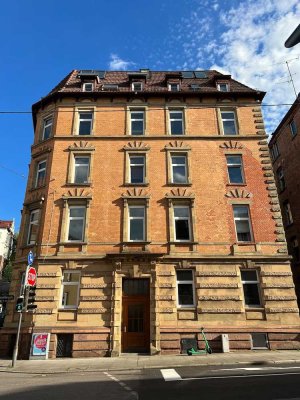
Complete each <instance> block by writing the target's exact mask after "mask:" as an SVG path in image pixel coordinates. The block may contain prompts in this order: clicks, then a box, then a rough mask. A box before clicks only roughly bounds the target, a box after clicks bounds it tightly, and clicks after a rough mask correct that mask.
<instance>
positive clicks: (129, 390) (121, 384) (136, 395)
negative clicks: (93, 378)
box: [103, 372, 139, 400]
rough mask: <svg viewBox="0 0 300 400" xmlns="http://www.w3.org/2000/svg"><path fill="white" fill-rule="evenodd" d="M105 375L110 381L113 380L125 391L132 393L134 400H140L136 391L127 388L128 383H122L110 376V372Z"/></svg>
mask: <svg viewBox="0 0 300 400" xmlns="http://www.w3.org/2000/svg"><path fill="white" fill-rule="evenodd" d="M103 373H104V375H106V376H108V377H109V378H110V379H112V380H113V381H115V382H117V383H118V384H119V385H120V386H121V387H122V388H123V389H125V390H127V391H128V392H130V394H131V396H132V398H133V399H134V400H139V395H138V393H137V392H135V391H134V390H132V389H131V387H130V386H127V385H126V383H123V382H121V381H120V379H118V378H116V377H114V376H113V375H111V374H109V373H108V372H103Z"/></svg>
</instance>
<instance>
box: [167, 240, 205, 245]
mask: <svg viewBox="0 0 300 400" xmlns="http://www.w3.org/2000/svg"><path fill="white" fill-rule="evenodd" d="M168 243H169V244H198V243H199V242H194V241H192V240H170V241H169V242H168Z"/></svg>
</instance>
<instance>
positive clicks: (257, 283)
mask: <svg viewBox="0 0 300 400" xmlns="http://www.w3.org/2000/svg"><path fill="white" fill-rule="evenodd" d="M242 271H251V272H253V271H255V273H256V280H255V281H243V279H242ZM257 272H258V271H257V270H256V269H255V270H253V269H241V282H242V288H243V298H244V305H245V308H261V307H262V299H261V292H260V290H261V289H260V281H259V277H258V273H257ZM244 284H245V285H246V284H253V285H254V284H256V285H257V289H258V298H259V304H246V301H245V293H244Z"/></svg>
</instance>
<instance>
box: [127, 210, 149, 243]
mask: <svg viewBox="0 0 300 400" xmlns="http://www.w3.org/2000/svg"><path fill="white" fill-rule="evenodd" d="M131 208H142V209H143V210H144V216H143V217H131V216H130V209H131ZM134 219H142V220H143V221H144V223H143V239H139V240H132V239H130V221H131V220H134ZM145 241H146V207H145V206H144V205H134V204H132V205H129V206H128V242H131V243H139V242H145Z"/></svg>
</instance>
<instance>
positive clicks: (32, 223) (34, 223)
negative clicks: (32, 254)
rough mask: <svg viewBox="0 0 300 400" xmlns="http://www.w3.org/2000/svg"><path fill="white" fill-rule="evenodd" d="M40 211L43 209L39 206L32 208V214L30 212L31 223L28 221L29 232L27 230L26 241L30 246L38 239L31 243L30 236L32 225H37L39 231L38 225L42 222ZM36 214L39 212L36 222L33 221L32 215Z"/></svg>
mask: <svg viewBox="0 0 300 400" xmlns="http://www.w3.org/2000/svg"><path fill="white" fill-rule="evenodd" d="M40 211H41V210H40V209H39V208H37V209H35V210H32V211H31V212H30V214H29V223H28V232H27V241H26V243H27V245H28V246H30V245H33V244H35V243H36V241H35V242H33V243H31V241H30V236H31V230H32V225H37V231H38V226H39V223H40ZM35 214H37V220H36V222H33V221H32V216H33V215H35ZM37 236H38V233H37Z"/></svg>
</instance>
